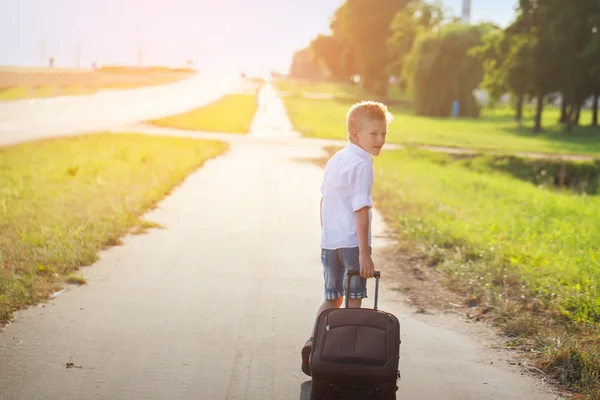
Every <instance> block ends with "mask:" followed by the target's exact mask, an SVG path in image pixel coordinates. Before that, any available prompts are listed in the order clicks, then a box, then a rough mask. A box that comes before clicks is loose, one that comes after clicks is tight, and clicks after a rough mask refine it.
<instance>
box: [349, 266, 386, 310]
mask: <svg viewBox="0 0 600 400" xmlns="http://www.w3.org/2000/svg"><path fill="white" fill-rule="evenodd" d="M357 275H358V276H360V272H359V271H348V283H347V284H346V308H349V307H348V306H349V304H350V281H351V280H352V278H353V277H354V276H357ZM379 278H381V272H379V271H375V301H374V305H373V309H374V310H377V299H378V298H379Z"/></svg>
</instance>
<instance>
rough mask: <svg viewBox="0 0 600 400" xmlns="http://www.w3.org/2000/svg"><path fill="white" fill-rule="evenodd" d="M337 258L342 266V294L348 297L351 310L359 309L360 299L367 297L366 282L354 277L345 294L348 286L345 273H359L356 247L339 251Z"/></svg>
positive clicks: (363, 279)
mask: <svg viewBox="0 0 600 400" xmlns="http://www.w3.org/2000/svg"><path fill="white" fill-rule="evenodd" d="M339 258H340V260H341V262H342V264H343V265H344V294H345V295H346V296H349V299H350V300H349V301H348V303H349V306H350V307H351V308H360V307H361V306H362V299H364V298H366V297H367V280H366V279H365V278H362V277H360V276H354V277H353V278H352V281H351V282H350V293H346V288H347V284H348V275H347V271H356V272H360V264H359V252H358V247H352V248H344V249H340V250H339Z"/></svg>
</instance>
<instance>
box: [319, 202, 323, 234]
mask: <svg viewBox="0 0 600 400" xmlns="http://www.w3.org/2000/svg"><path fill="white" fill-rule="evenodd" d="M319 217H320V218H321V228H323V197H322V196H321V204H320V205H319Z"/></svg>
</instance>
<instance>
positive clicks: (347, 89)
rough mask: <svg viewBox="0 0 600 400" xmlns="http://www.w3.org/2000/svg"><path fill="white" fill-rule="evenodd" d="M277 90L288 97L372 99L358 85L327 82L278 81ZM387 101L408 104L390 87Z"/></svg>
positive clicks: (406, 97)
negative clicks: (309, 95)
mask: <svg viewBox="0 0 600 400" xmlns="http://www.w3.org/2000/svg"><path fill="white" fill-rule="evenodd" d="M276 85H277V88H278V89H279V90H280V91H281V92H284V93H285V94H286V95H288V96H292V97H300V96H301V95H302V94H306V93H310V94H317V93H320V94H322V93H326V94H329V95H330V96H331V97H333V98H335V99H338V100H355V99H359V98H372V97H374V96H372V95H371V94H370V93H368V92H366V91H365V90H363V89H362V88H361V87H360V86H359V85H354V84H349V83H346V84H341V83H336V82H329V81H310V80H300V79H279V80H277V81H276ZM388 97H389V99H388V100H391V101H401V102H408V101H409V99H408V96H407V95H406V93H404V92H402V91H401V90H399V89H398V88H397V87H391V88H390V89H389V91H388Z"/></svg>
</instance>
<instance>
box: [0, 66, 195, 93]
mask: <svg viewBox="0 0 600 400" xmlns="http://www.w3.org/2000/svg"><path fill="white" fill-rule="evenodd" d="M193 73H194V71H191V70H185V69H169V68H147V69H139V68H126V67H103V68H100V69H97V70H87V69H76V68H66V69H62V68H0V101H8V100H19V99H27V98H44V97H52V96H73V95H85V94H91V93H94V92H97V91H98V90H103V89H130V88H136V87H141V86H153V85H161V84H166V83H171V82H175V81H178V80H181V79H184V78H186V77H189V76H191V75H192V74H193Z"/></svg>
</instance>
